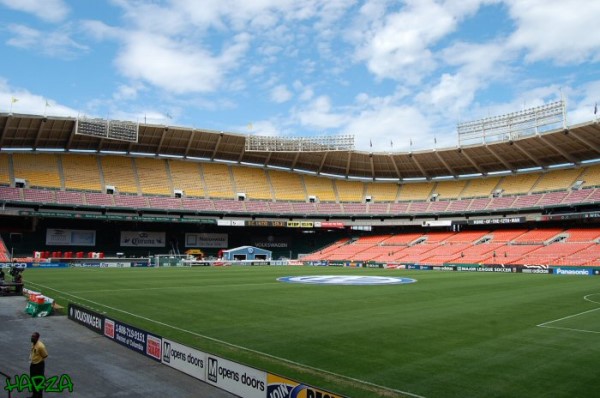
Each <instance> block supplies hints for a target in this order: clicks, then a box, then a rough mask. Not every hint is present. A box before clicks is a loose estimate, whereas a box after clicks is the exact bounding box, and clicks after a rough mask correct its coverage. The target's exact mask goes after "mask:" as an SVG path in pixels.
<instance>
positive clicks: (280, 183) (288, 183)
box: [268, 170, 306, 202]
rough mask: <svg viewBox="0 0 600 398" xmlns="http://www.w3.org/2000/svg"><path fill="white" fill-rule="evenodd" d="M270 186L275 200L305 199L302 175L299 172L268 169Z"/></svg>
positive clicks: (300, 200) (299, 200) (302, 200)
mask: <svg viewBox="0 0 600 398" xmlns="http://www.w3.org/2000/svg"><path fill="white" fill-rule="evenodd" d="M268 174H269V177H270V179H271V186H272V187H273V191H274V192H275V200H277V201H296V202H304V201H306V190H305V189H304V183H303V182H302V177H301V176H300V175H299V174H294V173H290V172H285V171H278V170H269V171H268Z"/></svg>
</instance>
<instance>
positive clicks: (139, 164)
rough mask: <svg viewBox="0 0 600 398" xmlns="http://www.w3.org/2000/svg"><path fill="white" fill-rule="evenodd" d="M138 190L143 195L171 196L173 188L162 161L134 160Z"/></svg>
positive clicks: (165, 165) (164, 161) (164, 163)
mask: <svg viewBox="0 0 600 398" xmlns="http://www.w3.org/2000/svg"><path fill="white" fill-rule="evenodd" d="M134 160H135V167H136V170H137V175H138V179H139V182H140V188H141V190H142V194H144V195H168V196H170V195H172V194H173V187H172V186H171V179H170V178H169V175H168V174H167V163H166V160H164V159H150V158H135V159H134Z"/></svg>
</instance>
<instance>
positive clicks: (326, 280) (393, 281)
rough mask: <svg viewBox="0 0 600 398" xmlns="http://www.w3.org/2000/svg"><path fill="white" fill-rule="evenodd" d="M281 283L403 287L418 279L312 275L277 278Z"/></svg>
mask: <svg viewBox="0 0 600 398" xmlns="http://www.w3.org/2000/svg"><path fill="white" fill-rule="evenodd" d="M277 280H278V281H280V282H287V283H306V284H309V285H362V286H364V285H402V284H407V283H414V282H416V281H417V280H416V279H410V278H400V277H395V276H340V275H311V276H283V277H281V278H277Z"/></svg>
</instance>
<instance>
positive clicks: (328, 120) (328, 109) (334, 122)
mask: <svg viewBox="0 0 600 398" xmlns="http://www.w3.org/2000/svg"><path fill="white" fill-rule="evenodd" d="M295 117H296V118H297V119H298V121H299V122H300V123H301V124H302V125H303V126H306V127H309V128H315V129H317V130H323V129H337V128H340V127H342V126H343V125H345V124H346V122H347V120H348V117H347V116H346V115H344V114H342V113H335V112H333V111H332V105H331V99H330V98H329V97H327V96H325V95H322V96H319V97H317V98H315V99H314V100H313V101H311V102H310V103H309V104H308V106H307V107H306V108H303V109H300V110H298V111H296V114H295Z"/></svg>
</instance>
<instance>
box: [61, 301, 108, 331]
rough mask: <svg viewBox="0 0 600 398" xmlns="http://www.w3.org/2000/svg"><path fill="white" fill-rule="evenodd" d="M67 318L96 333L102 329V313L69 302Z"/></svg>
mask: <svg viewBox="0 0 600 398" xmlns="http://www.w3.org/2000/svg"><path fill="white" fill-rule="evenodd" d="M69 319H70V320H72V321H75V322H77V323H78V324H80V325H83V326H85V327H86V328H88V329H90V330H91V331H93V332H96V333H98V334H102V331H103V330H104V315H101V314H99V313H97V312H95V311H92V310H88V309H87V308H83V307H80V306H78V305H76V304H72V303H69Z"/></svg>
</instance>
